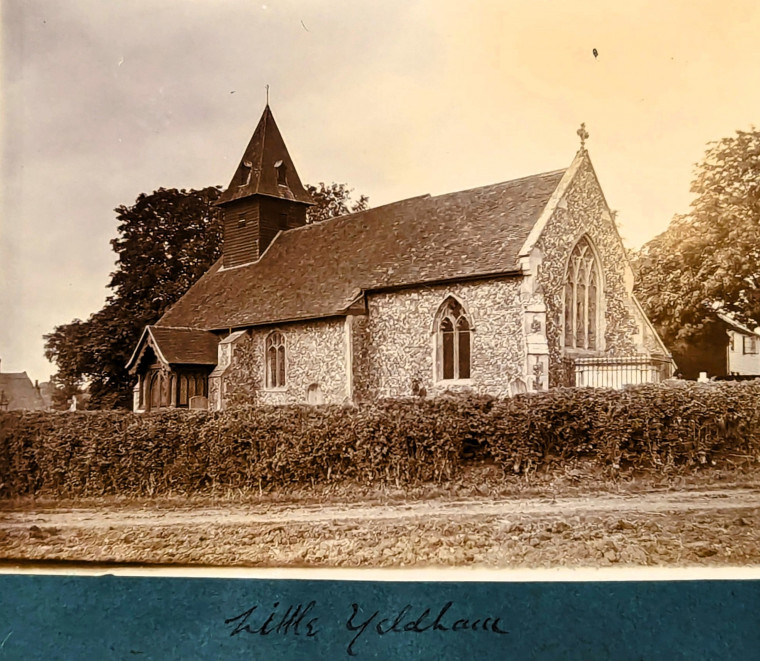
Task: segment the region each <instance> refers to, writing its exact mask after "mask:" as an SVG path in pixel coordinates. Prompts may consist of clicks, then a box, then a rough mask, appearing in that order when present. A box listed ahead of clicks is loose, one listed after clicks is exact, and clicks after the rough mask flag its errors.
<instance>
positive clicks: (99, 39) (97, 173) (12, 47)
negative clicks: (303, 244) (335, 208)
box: [0, 0, 760, 381]
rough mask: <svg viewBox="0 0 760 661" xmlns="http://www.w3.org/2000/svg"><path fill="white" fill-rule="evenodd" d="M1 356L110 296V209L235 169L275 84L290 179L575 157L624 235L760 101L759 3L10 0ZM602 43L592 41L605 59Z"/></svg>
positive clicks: (420, 181)
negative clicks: (582, 137) (583, 154)
mask: <svg viewBox="0 0 760 661" xmlns="http://www.w3.org/2000/svg"><path fill="white" fill-rule="evenodd" d="M0 23H1V25H2V42H1V49H2V50H1V51H0V53H1V54H2V60H0V67H1V69H0V93H1V94H2V99H3V104H2V107H1V108H0V156H1V157H2V160H1V161H0V163H1V169H2V178H1V182H0V195H1V197H0V359H2V364H1V365H0V370H1V371H3V372H13V371H24V370H25V371H27V373H28V374H29V375H30V377H31V378H32V379H33V380H34V379H39V380H40V381H45V380H47V379H48V378H49V376H50V375H51V374H52V373H54V372H55V367H54V366H53V365H51V364H50V363H48V362H47V360H46V359H45V357H44V341H43V338H42V336H43V335H44V334H45V333H48V332H50V331H52V330H53V329H54V328H55V326H57V325H61V324H66V323H69V322H70V321H72V320H73V319H75V318H79V319H86V318H87V317H88V316H89V315H90V314H92V313H93V312H96V311H97V310H99V309H100V308H101V307H102V305H103V303H104V301H105V297H106V296H107V295H108V290H107V288H106V285H107V283H108V279H109V274H110V273H111V272H112V271H113V269H114V262H115V254H114V253H113V252H112V251H111V245H110V241H111V239H113V238H114V237H115V236H116V225H117V223H116V217H115V216H116V215H115V213H114V211H113V209H114V208H115V207H117V206H119V205H122V204H124V205H130V204H131V203H133V202H134V200H135V198H136V197H137V196H138V195H139V194H140V193H143V192H145V193H149V192H151V191H153V190H155V189H157V188H159V187H164V188H172V187H176V188H202V187H205V186H209V185H217V184H221V185H223V186H226V185H227V184H228V183H229V180H230V178H231V177H232V175H233V173H234V170H235V167H236V166H237V163H238V161H239V159H240V157H241V154H242V152H243V150H244V148H245V146H246V144H247V143H248V140H249V139H250V136H251V134H252V133H253V130H254V128H255V126H256V123H257V121H258V119H259V116H260V115H261V112H262V110H263V108H264V104H265V93H266V92H265V86H266V85H269V86H270V105H271V108H272V111H273V113H274V116H275V118H276V120H277V123H278V125H279V127H280V130H281V132H282V133H283V136H284V138H285V141H286V143H287V145H288V149H289V151H290V154H291V156H292V158H293V160H294V162H295V165H296V168H297V169H298V172H299V174H300V177H301V180H302V181H304V182H309V183H317V182H319V181H325V182H328V183H329V182H333V181H335V182H346V183H348V184H349V185H350V186H351V187H352V188H354V190H355V193H356V194H357V195H358V194H360V193H363V194H366V195H368V196H369V198H370V204H371V205H372V206H378V205H380V204H384V203H387V202H392V201H395V200H399V199H403V198H406V197H411V196H415V195H420V194H424V193H430V194H433V195H435V194H441V193H447V192H452V191H456V190H463V189H467V188H471V187H475V186H482V185H487V184H491V183H495V182H499V181H506V180H509V179H514V178H517V177H522V176H526V175H530V174H534V173H538V172H544V171H549V170H555V169H558V168H563V167H567V166H568V165H569V164H570V162H571V161H572V159H573V156H574V155H575V152H576V151H577V149H578V147H579V138H578V136H577V135H576V131H577V130H578V127H579V125H580V123H581V122H585V124H586V128H587V130H588V132H589V134H590V138H589V140H588V142H587V147H588V149H589V153H590V155H591V159H592V162H593V163H594V167H595V169H596V171H597V175H598V177H599V179H600V182H601V184H602V188H603V190H604V191H605V195H606V197H607V200H608V202H609V204H610V207H611V208H612V209H614V210H617V211H618V216H617V218H618V221H619V225H620V230H621V234H622V237H623V240H624V241H625V243H626V245H627V246H628V247H631V248H637V247H639V246H641V245H642V244H643V243H645V242H646V241H647V240H649V239H651V238H652V237H654V236H655V235H657V234H659V233H660V232H662V231H664V230H665V228H666V227H667V225H668V223H669V221H670V220H671V218H672V217H673V215H674V214H676V213H683V212H685V211H687V210H688V207H689V202H690V200H691V199H692V195H691V193H690V192H689V187H690V182H691V179H692V175H693V171H694V165H695V163H697V162H698V161H699V160H700V159H701V157H702V155H703V154H704V151H705V149H706V146H707V143H709V142H710V141H714V140H719V139H720V138H722V137H728V136H730V135H732V134H733V133H734V132H735V131H736V130H747V129H749V128H751V126H752V125H753V123H754V124H757V123H758V122H759V120H760V113H759V111H760V84H759V82H760V77H759V76H758V71H760V40H758V38H757V35H758V34H760V3H758V2H756V0H719V1H718V0H688V1H682V0H668V1H667V2H663V1H662V0H656V1H648V0H629V1H628V2H609V0H593V1H585V0H584V1H578V2H573V1H562V2H560V1H559V0H551V1H549V0H493V1H492V0H469V1H468V2H461V1H459V2H453V1H449V0H382V2H380V1H374V0H373V1H371V2H370V1H368V0H329V1H328V0H288V1H285V0H263V1H261V0H259V1H254V0H181V1H180V0H111V1H109V2H103V0H0ZM594 49H596V50H597V53H598V56H597V57H594V55H593V50H594Z"/></svg>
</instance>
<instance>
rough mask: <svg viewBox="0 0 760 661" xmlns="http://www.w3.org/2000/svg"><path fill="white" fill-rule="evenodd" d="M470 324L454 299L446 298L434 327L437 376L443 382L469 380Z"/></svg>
mask: <svg viewBox="0 0 760 661" xmlns="http://www.w3.org/2000/svg"><path fill="white" fill-rule="evenodd" d="M471 330H472V329H471V327H470V322H469V320H468V319H467V315H466V313H465V311H464V309H463V308H462V305H461V303H459V301H457V300H456V299H455V298H448V299H446V301H445V302H444V304H443V306H442V307H441V309H440V311H439V313H438V323H437V325H436V347H437V374H438V379H439V380H443V381H449V380H456V379H469V378H470V339H471V338H470V334H471Z"/></svg>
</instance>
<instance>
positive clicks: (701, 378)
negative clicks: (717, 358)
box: [697, 372, 710, 383]
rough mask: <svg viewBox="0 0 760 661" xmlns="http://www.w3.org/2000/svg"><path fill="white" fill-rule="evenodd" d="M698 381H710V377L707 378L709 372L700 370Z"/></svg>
mask: <svg viewBox="0 0 760 661" xmlns="http://www.w3.org/2000/svg"><path fill="white" fill-rule="evenodd" d="M697 381H699V382H700V383H708V382H709V381H710V379H708V378H707V372H700V373H699V378H698V379H697Z"/></svg>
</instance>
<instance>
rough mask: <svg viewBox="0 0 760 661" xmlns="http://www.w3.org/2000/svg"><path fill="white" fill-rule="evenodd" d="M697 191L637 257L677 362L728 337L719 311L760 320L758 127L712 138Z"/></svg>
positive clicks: (645, 295) (652, 312)
mask: <svg viewBox="0 0 760 661" xmlns="http://www.w3.org/2000/svg"><path fill="white" fill-rule="evenodd" d="M691 192H692V193H694V194H695V198H694V200H693V201H692V203H691V209H690V211H689V212H688V213H686V214H683V215H678V216H676V217H675V218H674V219H673V220H672V222H671V223H670V226H669V227H668V229H667V230H666V231H665V232H663V233H662V234H660V235H659V236H657V237H655V238H654V239H652V240H651V241H650V242H649V243H647V244H646V245H644V246H643V248H642V249H641V250H640V251H639V253H638V254H637V255H636V259H635V267H636V269H637V271H638V278H637V285H636V295H637V297H638V298H639V300H640V301H641V303H642V305H643V307H644V309H645V310H646V312H647V314H648V315H649V317H650V319H651V320H652V321H653V322H654V324H655V326H656V327H657V330H658V331H659V332H660V334H661V335H662V337H663V340H664V341H665V343H666V344H667V345H668V346H670V347H671V349H672V350H673V352H674V356H675V358H676V362H678V363H679V364H680V363H681V362H683V361H684V360H686V362H687V363H688V362H689V355H690V354H693V353H694V350H695V348H696V347H704V348H705V349H706V348H708V347H713V349H712V350H713V351H714V350H715V346H716V345H715V342H716V341H717V340H718V338H721V337H722V339H723V340H725V332H724V330H723V329H722V326H721V324H720V323H719V322H718V320H717V318H716V315H715V312H716V311H721V312H724V313H726V314H728V315H730V316H732V317H733V318H734V319H736V320H737V321H739V322H742V323H745V324H748V325H750V326H755V325H757V324H758V323H760V131H758V130H757V129H754V128H753V129H752V130H750V131H737V132H736V135H734V136H731V137H728V138H724V139H722V140H720V141H718V142H715V143H711V145H710V146H709V148H708V150H707V151H706V153H705V157H704V159H703V161H702V162H701V163H700V164H698V165H697V169H696V174H695V177H694V180H693V182H692V185H691ZM679 357H680V358H681V360H680V361H679ZM716 358H717V356H716Z"/></svg>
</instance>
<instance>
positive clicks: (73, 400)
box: [69, 395, 77, 411]
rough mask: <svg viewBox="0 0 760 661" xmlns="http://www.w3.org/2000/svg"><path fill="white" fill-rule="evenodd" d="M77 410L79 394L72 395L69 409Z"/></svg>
mask: <svg viewBox="0 0 760 661" xmlns="http://www.w3.org/2000/svg"><path fill="white" fill-rule="evenodd" d="M76 410H77V396H76V395H72V396H71V402H70V403H69V411H76Z"/></svg>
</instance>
